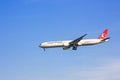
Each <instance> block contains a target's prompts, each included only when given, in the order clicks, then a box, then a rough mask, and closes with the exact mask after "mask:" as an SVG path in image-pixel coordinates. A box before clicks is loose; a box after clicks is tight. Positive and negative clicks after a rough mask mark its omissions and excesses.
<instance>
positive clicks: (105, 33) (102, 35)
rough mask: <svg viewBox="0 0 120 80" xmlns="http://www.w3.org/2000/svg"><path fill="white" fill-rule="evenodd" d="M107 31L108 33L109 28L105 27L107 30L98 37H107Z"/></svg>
mask: <svg viewBox="0 0 120 80" xmlns="http://www.w3.org/2000/svg"><path fill="white" fill-rule="evenodd" d="M107 33H108V29H105V30H104V31H103V33H102V34H101V35H100V36H99V37H98V39H105V38H106V35H107Z"/></svg>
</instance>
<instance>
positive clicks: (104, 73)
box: [65, 59, 120, 80]
mask: <svg viewBox="0 0 120 80" xmlns="http://www.w3.org/2000/svg"><path fill="white" fill-rule="evenodd" d="M103 63H104V62H103ZM105 63H106V64H103V65H102V64H101V66H94V67H85V68H84V69H83V68H82V69H79V68H76V70H74V69H72V70H73V71H70V70H69V71H70V72H69V73H65V74H67V76H70V77H69V78H70V79H72V80H73V79H75V80H120V59H106V61H105Z"/></svg>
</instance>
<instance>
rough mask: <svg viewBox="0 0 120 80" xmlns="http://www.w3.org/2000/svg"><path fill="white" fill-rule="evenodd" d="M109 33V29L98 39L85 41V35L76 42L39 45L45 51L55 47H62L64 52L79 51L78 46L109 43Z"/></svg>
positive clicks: (53, 42) (51, 42) (68, 41)
mask: <svg viewBox="0 0 120 80" xmlns="http://www.w3.org/2000/svg"><path fill="white" fill-rule="evenodd" d="M107 33H108V29H105V30H104V31H103V32H102V33H101V34H100V35H99V37H98V38H97V39H83V38H84V37H85V36H86V35H87V34H84V35H83V36H81V37H79V38H77V39H75V40H65V41H50V42H43V43H41V44H40V45H39V47H40V48H43V49H44V50H45V48H55V47H62V48H63V50H67V49H69V48H71V47H72V50H77V47H78V46H89V45H95V44H99V43H103V42H107V41H109V39H110V37H106V36H107Z"/></svg>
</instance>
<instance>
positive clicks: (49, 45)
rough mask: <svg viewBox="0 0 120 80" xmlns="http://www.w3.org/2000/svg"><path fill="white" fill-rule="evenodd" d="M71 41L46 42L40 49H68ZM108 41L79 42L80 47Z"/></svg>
mask: <svg viewBox="0 0 120 80" xmlns="http://www.w3.org/2000/svg"><path fill="white" fill-rule="evenodd" d="M71 41H72V40H67V41H51V42H44V43H42V44H41V45H40V47H41V48H52V47H67V46H69V43H70V42H71ZM106 41H108V40H105V41H102V40H101V39H84V40H81V41H79V42H78V46H87V45H95V44H99V43H102V42H106Z"/></svg>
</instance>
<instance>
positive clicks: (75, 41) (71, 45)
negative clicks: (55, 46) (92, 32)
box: [69, 34, 87, 50]
mask: <svg viewBox="0 0 120 80" xmlns="http://www.w3.org/2000/svg"><path fill="white" fill-rule="evenodd" d="M86 35H87V34H84V35H83V36H81V37H79V38H77V39H75V40H73V41H71V42H70V43H69V44H70V45H69V46H70V47H73V50H76V49H77V46H78V44H77V43H78V42H79V41H81V40H82V39H83V37H85V36H86Z"/></svg>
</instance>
